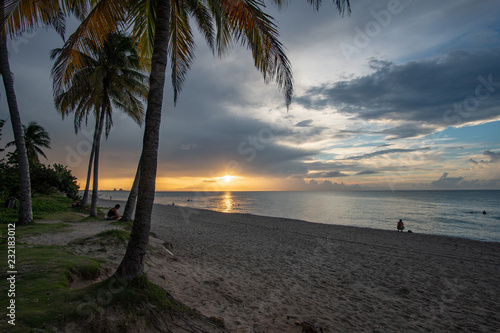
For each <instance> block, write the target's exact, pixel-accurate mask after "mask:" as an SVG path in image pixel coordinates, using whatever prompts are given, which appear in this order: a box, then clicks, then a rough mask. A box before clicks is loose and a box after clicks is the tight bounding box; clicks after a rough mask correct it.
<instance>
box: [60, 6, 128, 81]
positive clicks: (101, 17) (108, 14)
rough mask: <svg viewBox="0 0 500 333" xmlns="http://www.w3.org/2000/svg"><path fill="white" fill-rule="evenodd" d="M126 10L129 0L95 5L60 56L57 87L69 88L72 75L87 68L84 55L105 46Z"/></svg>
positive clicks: (124, 15)
mask: <svg viewBox="0 0 500 333" xmlns="http://www.w3.org/2000/svg"><path fill="white" fill-rule="evenodd" d="M127 10H128V1H127V0H100V1H98V2H97V3H96V4H95V6H94V7H93V8H92V10H91V11H90V12H89V14H88V15H87V17H86V18H85V19H84V20H83V21H82V22H81V24H80V25H79V27H78V28H77V30H76V31H75V32H74V33H73V34H72V35H71V36H70V38H69V39H68V41H67V42H66V43H65V45H64V47H63V48H62V50H61V52H60V53H59V54H58V56H57V59H56V62H55V64H54V68H53V71H54V74H55V76H54V77H55V78H56V79H57V82H56V83H57V86H64V85H66V84H68V82H69V81H70V79H71V74H72V73H73V72H75V71H76V70H78V69H80V68H82V67H83V66H84V60H83V59H82V57H81V55H82V54H91V53H92V52H93V51H95V47H99V46H102V45H104V43H105V41H106V37H107V36H108V34H109V33H110V32H114V31H117V30H119V27H120V26H121V25H123V24H124V20H125V19H126V15H127Z"/></svg>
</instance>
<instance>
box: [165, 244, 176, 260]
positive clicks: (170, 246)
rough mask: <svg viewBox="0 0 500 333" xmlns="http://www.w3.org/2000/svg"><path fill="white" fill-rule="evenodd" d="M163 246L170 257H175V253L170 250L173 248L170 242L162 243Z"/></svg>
mask: <svg viewBox="0 0 500 333" xmlns="http://www.w3.org/2000/svg"><path fill="white" fill-rule="evenodd" d="M163 248H164V249H165V251H167V253H168V254H170V255H171V256H172V257H175V255H174V254H173V253H172V251H173V250H174V245H173V244H172V243H170V242H165V243H163Z"/></svg>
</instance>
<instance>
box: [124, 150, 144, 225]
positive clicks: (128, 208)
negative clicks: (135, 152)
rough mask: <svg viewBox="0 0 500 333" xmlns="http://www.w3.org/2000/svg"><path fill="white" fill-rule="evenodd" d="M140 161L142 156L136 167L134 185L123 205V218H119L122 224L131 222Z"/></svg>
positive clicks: (139, 173) (139, 174)
mask: <svg viewBox="0 0 500 333" xmlns="http://www.w3.org/2000/svg"><path fill="white" fill-rule="evenodd" d="M141 161H142V156H141V158H140V159H139V165H138V166H137V172H136V173H135V178H134V183H133V184H132V188H131V189H130V193H129V195H128V199H127V204H126V205H125V209H124V211H123V216H122V218H121V221H124V222H128V221H131V220H132V214H133V213H134V209H135V202H136V200H137V193H138V191H139V179H140V176H141Z"/></svg>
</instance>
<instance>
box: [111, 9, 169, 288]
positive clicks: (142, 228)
mask: <svg viewBox="0 0 500 333" xmlns="http://www.w3.org/2000/svg"><path fill="white" fill-rule="evenodd" d="M169 12H170V8H169V1H168V0H158V2H157V9H156V31H155V41H154V48H153V56H152V61H151V74H150V76H149V86H150V90H149V95H148V106H147V110H146V125H145V128H144V140H143V143H142V158H141V174H140V176H139V178H140V179H139V198H138V200H137V207H136V213H135V220H134V223H133V225H132V232H131V234H130V239H129V241H128V245H127V251H126V253H125V256H124V257H123V260H122V262H121V263H120V266H119V267H118V269H117V271H116V273H115V275H116V276H117V277H119V278H127V279H133V278H136V277H138V276H141V275H142V274H143V273H144V257H145V255H146V250H147V246H148V242H149V231H150V229H151V212H152V210H153V201H154V197H155V181H156V169H157V159H158V143H159V137H160V121H161V108H162V103H163V87H164V85H165V71H166V69H167V53H168V34H169V30H168V25H169Z"/></svg>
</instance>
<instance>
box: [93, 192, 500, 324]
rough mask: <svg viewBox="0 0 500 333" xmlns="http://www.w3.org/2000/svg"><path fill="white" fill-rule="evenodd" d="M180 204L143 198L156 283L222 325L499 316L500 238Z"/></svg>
mask: <svg viewBox="0 0 500 333" xmlns="http://www.w3.org/2000/svg"><path fill="white" fill-rule="evenodd" d="M102 202H103V203H104V202H106V203H109V205H110V206H111V203H113V204H114V203H116V202H118V200H102ZM186 209H187V208H185V207H180V206H165V205H160V204H155V205H154V208H153V214H152V230H151V231H152V232H154V233H155V235H157V237H158V238H161V239H162V240H163V241H164V242H167V243H170V244H171V245H172V252H173V253H174V255H175V259H176V260H174V261H169V262H165V267H164V274H163V277H162V280H163V283H162V285H163V287H164V288H165V289H167V290H168V291H169V292H170V293H171V294H172V295H174V297H176V298H178V299H180V300H182V301H183V302H184V303H185V304H186V305H188V306H190V307H193V308H196V309H198V310H199V311H201V312H202V313H203V314H204V315H206V316H209V317H210V316H219V317H221V318H223V319H224V321H225V323H226V327H227V328H228V329H229V331H231V332H263V331H265V332H300V331H301V329H302V327H300V326H296V325H295V322H304V321H307V322H311V323H316V324H317V325H318V326H321V327H322V328H323V330H324V331H325V332H346V331H356V332H364V331H366V332H374V331H384V332H390V331H393V332H399V331H425V330H429V331H454V330H457V329H459V328H460V329H461V330H462V331H471V332H472V331H479V332H481V331H485V332H486V331H493V330H494V329H497V328H498V327H500V305H499V304H498V301H497V300H498V297H499V296H500V283H499V282H500V278H499V277H500V243H495V242H483V241H476V240H470V239H465V238H455V237H449V236H437V235H427V234H417V233H397V232H396V230H394V231H387V230H380V229H370V228H359V227H352V226H339V225H328V224H321V223H313V222H306V221H300V220H291V219H284V218H275V217H266V216H258V215H251V214H240V213H219V212H214V211H209V210H203V209H196V210H193V211H191V213H193V212H194V211H195V212H196V213H197V214H195V213H193V214H192V215H190V216H189V218H188V219H185V216H186V211H185V210H186ZM182 210H184V215H183V212H182Z"/></svg>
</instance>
